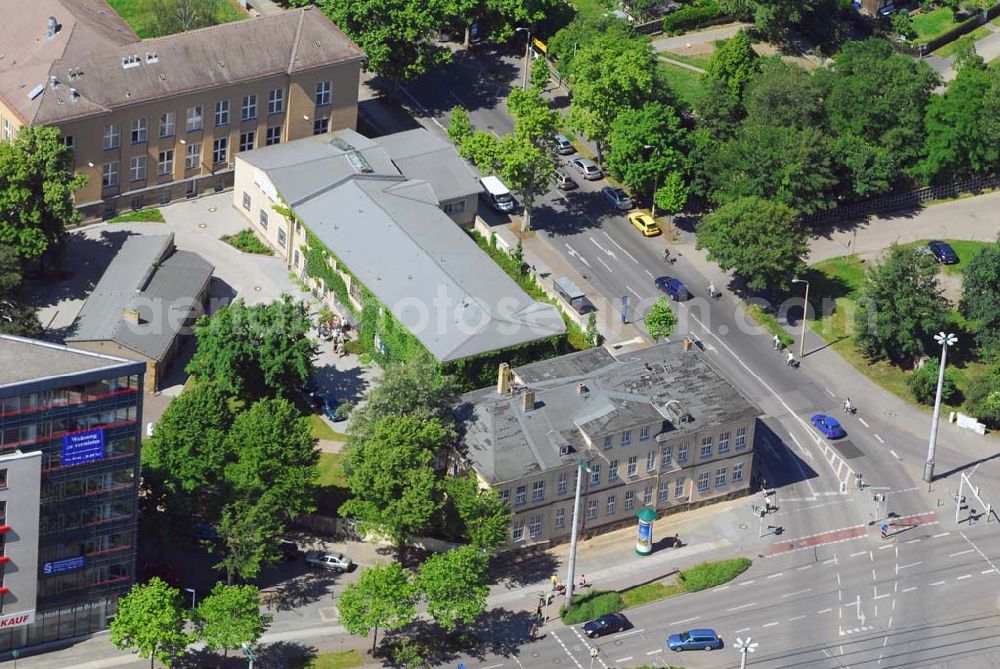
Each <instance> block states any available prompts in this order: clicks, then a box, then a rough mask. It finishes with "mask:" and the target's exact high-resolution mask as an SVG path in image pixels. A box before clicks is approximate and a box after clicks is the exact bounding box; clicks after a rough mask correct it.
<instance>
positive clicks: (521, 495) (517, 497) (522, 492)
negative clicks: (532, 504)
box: [514, 485, 528, 506]
mask: <svg viewBox="0 0 1000 669" xmlns="http://www.w3.org/2000/svg"><path fill="white" fill-rule="evenodd" d="M527 501H528V486H526V485H519V486H517V492H516V493H515V494H514V506H522V505H523V504H524V503H525V502H527Z"/></svg>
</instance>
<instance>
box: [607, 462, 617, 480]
mask: <svg viewBox="0 0 1000 669" xmlns="http://www.w3.org/2000/svg"><path fill="white" fill-rule="evenodd" d="M617 480H618V461H617V460H612V461H611V463H610V464H609V465H608V483H611V482H612V481H617Z"/></svg>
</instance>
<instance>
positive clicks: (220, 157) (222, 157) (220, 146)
mask: <svg viewBox="0 0 1000 669" xmlns="http://www.w3.org/2000/svg"><path fill="white" fill-rule="evenodd" d="M227 160H229V138H228V137H219V138H218V139H217V140H215V141H214V142H212V162H213V163H224V162H226V161H227Z"/></svg>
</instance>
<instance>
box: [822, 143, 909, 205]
mask: <svg viewBox="0 0 1000 669" xmlns="http://www.w3.org/2000/svg"><path fill="white" fill-rule="evenodd" d="M830 152H831V155H832V158H833V163H834V166H835V171H836V173H837V177H838V179H839V181H840V187H839V189H838V190H839V191H840V192H841V193H843V194H844V195H845V196H846V197H847V198H848V199H852V200H857V199H864V198H869V197H874V196H875V195H880V194H882V193H888V192H889V191H890V190H892V184H893V180H894V179H895V176H896V174H897V173H898V171H899V167H898V164H897V162H896V159H895V157H894V156H893V155H892V154H891V153H890V152H889V151H888V150H887V149H884V148H882V147H881V146H878V145H877V144H872V143H871V142H869V141H868V140H866V139H864V138H862V137H857V136H855V135H840V136H839V137H836V138H834V139H833V141H832V142H830Z"/></svg>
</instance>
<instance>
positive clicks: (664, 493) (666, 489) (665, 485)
mask: <svg viewBox="0 0 1000 669" xmlns="http://www.w3.org/2000/svg"><path fill="white" fill-rule="evenodd" d="M669 497H670V481H668V480H666V479H663V480H662V481H660V487H659V488H658V489H657V491H656V498H657V499H658V500H660V501H661V502H666V501H667V499H668V498H669Z"/></svg>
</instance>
